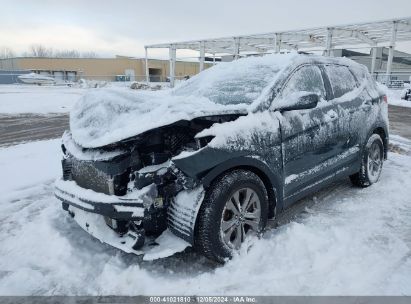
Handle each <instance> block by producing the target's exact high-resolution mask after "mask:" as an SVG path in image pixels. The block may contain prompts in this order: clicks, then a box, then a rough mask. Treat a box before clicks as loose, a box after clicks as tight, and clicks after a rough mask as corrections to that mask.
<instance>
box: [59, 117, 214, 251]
mask: <svg viewBox="0 0 411 304" xmlns="http://www.w3.org/2000/svg"><path fill="white" fill-rule="evenodd" d="M213 122H214V121H213V120H211V121H207V123H205V126H209V125H210V124H212V123H213ZM200 123H201V122H200ZM200 123H198V124H200ZM202 127H203V126H201V128H202ZM197 128H200V127H198V126H197ZM181 130H182V128H181V127H180V126H175V127H174V129H173V130H171V129H170V128H168V129H167V128H166V129H165V130H153V131H152V132H151V133H149V134H143V135H142V136H141V137H139V138H135V139H133V140H130V141H129V142H121V143H117V144H115V145H112V146H107V147H103V148H99V149H85V148H82V147H81V146H79V145H78V144H76V143H75V142H74V140H73V139H72V138H71V134H70V133H68V132H67V133H65V134H64V136H63V145H62V150H63V153H64V157H63V160H62V171H63V174H62V178H61V179H59V180H58V181H56V184H55V195H56V197H57V198H58V199H60V200H61V201H62V206H63V209H64V210H66V211H68V212H69V213H70V214H71V215H72V216H73V217H74V219H75V221H77V223H78V224H79V225H80V226H81V227H82V228H83V229H85V230H86V231H88V232H89V233H90V234H92V235H93V236H95V237H97V238H98V239H100V240H101V241H103V242H105V243H108V244H110V245H112V246H114V247H117V248H119V249H121V250H123V251H126V252H132V253H136V254H137V253H140V252H142V250H143V248H146V246H147V245H148V244H150V243H152V244H153V243H155V241H154V240H155V239H156V238H157V237H158V236H160V235H162V233H163V232H165V231H171V232H173V234H174V235H176V236H178V237H179V238H180V239H181V241H182V240H184V241H183V242H184V243H185V244H191V245H192V244H193V242H194V238H193V237H194V226H195V219H196V215H197V212H198V209H199V206H200V205H201V201H202V198H203V193H204V190H203V188H202V185H201V184H200V182H199V180H200V179H199V178H198V177H197V176H189V175H187V174H186V173H184V172H183V171H182V170H181V169H179V168H177V167H176V165H175V163H174V162H173V160H172V159H173V156H174V155H178V154H180V153H181V151H188V150H189V151H192V152H195V151H196V149H200V148H201V147H195V141H194V134H196V133H198V130H194V131H190V130H189V131H185V132H184V133H182V132H179V131H181ZM190 132H192V133H193V134H190ZM193 141H194V142H193ZM199 144H206V142H203V143H200V142H199ZM103 228H104V229H103ZM107 229H109V230H107ZM108 231H109V232H108ZM113 233H114V234H113ZM114 236H115V237H114ZM125 247H127V248H125Z"/></svg>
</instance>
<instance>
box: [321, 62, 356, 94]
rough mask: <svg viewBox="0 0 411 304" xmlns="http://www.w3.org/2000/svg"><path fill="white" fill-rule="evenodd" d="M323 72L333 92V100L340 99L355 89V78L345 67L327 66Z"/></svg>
mask: <svg viewBox="0 0 411 304" xmlns="http://www.w3.org/2000/svg"><path fill="white" fill-rule="evenodd" d="M325 70H326V72H327V75H328V79H329V80H330V84H331V88H332V90H333V92H334V98H338V97H341V96H343V95H344V94H346V93H348V92H350V91H352V90H354V89H355V88H356V87H357V83H356V81H355V78H354V76H353V75H352V74H351V72H350V70H349V69H348V68H347V67H345V66H340V65H328V66H326V67H325Z"/></svg>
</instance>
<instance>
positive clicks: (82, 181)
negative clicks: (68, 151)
mask: <svg viewBox="0 0 411 304" xmlns="http://www.w3.org/2000/svg"><path fill="white" fill-rule="evenodd" d="M71 177H72V179H73V180H74V181H75V182H76V183H77V185H79V186H80V187H82V188H86V189H91V190H93V191H96V192H100V193H104V194H115V193H114V179H113V178H112V177H110V176H109V175H108V174H106V173H104V172H102V171H100V170H98V169H97V168H96V167H95V166H94V165H93V162H91V161H81V160H78V159H73V160H72V169H71Z"/></svg>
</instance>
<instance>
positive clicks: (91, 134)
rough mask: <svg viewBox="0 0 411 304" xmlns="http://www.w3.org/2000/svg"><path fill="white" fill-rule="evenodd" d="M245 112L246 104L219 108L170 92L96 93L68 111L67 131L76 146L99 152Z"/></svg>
mask: <svg viewBox="0 0 411 304" xmlns="http://www.w3.org/2000/svg"><path fill="white" fill-rule="evenodd" d="M247 112H248V106H247V105H245V104H238V105H222V104H217V103H214V102H212V101H210V100H209V99H207V98H205V97H199V96H176V95H174V94H173V90H166V91H155V92H141V91H138V92H135V91H126V90H124V89H114V88H112V89H96V90H93V91H91V92H89V93H87V94H86V95H84V96H83V97H82V99H81V100H79V101H78V103H77V104H76V105H75V107H74V108H73V110H72V111H71V113H70V129H71V133H72V138H73V140H74V141H75V142H76V143H77V144H79V145H80V146H82V147H84V148H98V147H102V146H106V145H109V144H112V143H115V142H118V141H121V140H123V139H126V138H130V137H133V136H136V135H139V134H141V133H143V132H146V131H149V130H151V129H154V128H158V127H162V126H166V125H169V124H172V123H175V122H177V121H180V120H192V119H194V118H198V117H203V116H213V115H225V114H246V113H247Z"/></svg>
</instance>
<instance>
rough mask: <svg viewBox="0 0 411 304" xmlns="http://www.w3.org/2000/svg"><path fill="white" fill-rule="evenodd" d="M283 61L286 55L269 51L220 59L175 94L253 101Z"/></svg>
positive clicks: (217, 100) (228, 101) (226, 101)
mask: <svg viewBox="0 0 411 304" xmlns="http://www.w3.org/2000/svg"><path fill="white" fill-rule="evenodd" d="M280 59H283V60H280ZM281 61H285V60H284V57H283V58H280V57H279V56H278V55H268V56H264V57H249V58H244V59H239V60H236V61H233V62H222V63H218V64H217V65H216V66H213V67H211V68H209V69H206V70H205V71H203V72H202V73H200V74H198V75H196V76H195V77H193V78H191V79H189V80H188V81H186V82H185V83H183V84H181V85H180V86H179V87H177V88H175V89H174V90H173V92H172V94H173V95H177V96H193V95H194V96H198V97H206V98H208V99H209V100H211V101H212V102H214V103H217V104H223V105H231V104H251V103H252V102H253V101H254V100H256V99H257V98H258V97H259V96H260V95H261V92H262V91H263V89H264V88H265V87H267V86H268V85H269V84H270V83H272V82H273V80H274V79H275V76H276V75H277V74H278V72H279V71H280V69H281V67H282V63H283V62H281Z"/></svg>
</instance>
